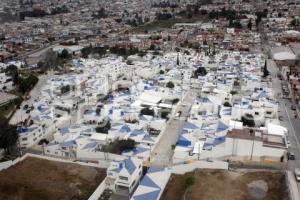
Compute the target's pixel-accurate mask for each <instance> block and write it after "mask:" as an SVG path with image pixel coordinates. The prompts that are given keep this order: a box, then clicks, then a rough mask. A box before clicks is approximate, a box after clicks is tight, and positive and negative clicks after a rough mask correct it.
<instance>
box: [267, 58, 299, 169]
mask: <svg viewBox="0 0 300 200" xmlns="http://www.w3.org/2000/svg"><path fill="white" fill-rule="evenodd" d="M267 68H268V70H269V72H270V75H271V76H272V84H273V90H274V94H278V93H282V90H281V80H279V78H278V77H277V72H278V68H277V66H276V63H275V62H274V61H273V60H271V59H268V60H267ZM277 100H278V102H279V113H278V115H279V116H282V118H283V121H281V122H280V123H281V125H282V126H284V127H286V128H287V129H288V138H289V141H290V146H289V148H288V151H289V152H293V153H294V154H295V160H289V162H288V168H289V170H292V171H293V170H294V169H295V167H300V143H299V141H300V133H299V130H300V120H299V119H295V117H294V116H295V111H293V110H291V106H292V104H293V103H292V101H291V100H288V99H284V98H281V97H279V96H277Z"/></svg>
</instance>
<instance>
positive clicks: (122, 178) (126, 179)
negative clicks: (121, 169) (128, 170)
mask: <svg viewBox="0 0 300 200" xmlns="http://www.w3.org/2000/svg"><path fill="white" fill-rule="evenodd" d="M119 179H120V180H125V181H128V177H125V176H119Z"/></svg>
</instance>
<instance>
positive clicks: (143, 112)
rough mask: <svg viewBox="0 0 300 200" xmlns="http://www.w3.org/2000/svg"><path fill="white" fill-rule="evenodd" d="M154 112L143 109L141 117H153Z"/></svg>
mask: <svg viewBox="0 0 300 200" xmlns="http://www.w3.org/2000/svg"><path fill="white" fill-rule="evenodd" d="M154 114H155V113H154V110H152V109H150V108H143V109H142V110H141V115H150V116H154Z"/></svg>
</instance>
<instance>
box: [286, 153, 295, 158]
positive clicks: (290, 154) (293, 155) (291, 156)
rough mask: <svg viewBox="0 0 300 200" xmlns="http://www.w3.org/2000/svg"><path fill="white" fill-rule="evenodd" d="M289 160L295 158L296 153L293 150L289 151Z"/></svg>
mask: <svg viewBox="0 0 300 200" xmlns="http://www.w3.org/2000/svg"><path fill="white" fill-rule="evenodd" d="M287 157H288V160H295V154H294V153H293V152H287Z"/></svg>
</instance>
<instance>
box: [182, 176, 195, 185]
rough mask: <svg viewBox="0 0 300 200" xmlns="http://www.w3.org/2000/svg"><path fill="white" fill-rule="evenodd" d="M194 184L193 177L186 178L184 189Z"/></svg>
mask: <svg viewBox="0 0 300 200" xmlns="http://www.w3.org/2000/svg"><path fill="white" fill-rule="evenodd" d="M194 183H195V178H194V177H193V176H188V177H186V178H185V180H184V187H185V188H188V187H190V186H192V185H193V184H194Z"/></svg>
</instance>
